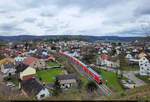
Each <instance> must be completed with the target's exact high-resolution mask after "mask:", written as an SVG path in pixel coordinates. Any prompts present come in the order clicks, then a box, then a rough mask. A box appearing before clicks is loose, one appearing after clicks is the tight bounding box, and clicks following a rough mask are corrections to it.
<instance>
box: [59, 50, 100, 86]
mask: <svg viewBox="0 0 150 102" xmlns="http://www.w3.org/2000/svg"><path fill="white" fill-rule="evenodd" d="M60 54H61V55H63V56H65V57H66V58H68V59H70V60H72V61H73V62H74V63H76V64H77V65H79V66H80V67H81V68H83V70H84V71H85V72H86V73H87V74H89V76H90V77H92V78H93V79H94V80H95V81H96V82H97V83H98V84H102V83H103V79H102V77H101V75H99V74H98V73H97V72H95V71H94V70H93V69H91V68H89V67H87V66H86V65H85V64H84V63H82V62H81V61H79V60H78V59H77V58H75V57H72V56H71V55H70V54H67V53H65V52H60Z"/></svg>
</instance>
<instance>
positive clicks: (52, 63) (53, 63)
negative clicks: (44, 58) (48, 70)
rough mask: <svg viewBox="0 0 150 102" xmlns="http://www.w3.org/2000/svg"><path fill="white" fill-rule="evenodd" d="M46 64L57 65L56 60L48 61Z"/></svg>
mask: <svg viewBox="0 0 150 102" xmlns="http://www.w3.org/2000/svg"><path fill="white" fill-rule="evenodd" d="M46 65H47V66H58V64H57V63H56V62H52V61H48V62H46Z"/></svg>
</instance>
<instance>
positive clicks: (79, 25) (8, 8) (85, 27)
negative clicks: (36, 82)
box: [0, 0, 150, 36]
mask: <svg viewBox="0 0 150 102" xmlns="http://www.w3.org/2000/svg"><path fill="white" fill-rule="evenodd" d="M149 25H150V0H0V35H9V36H11V35H95V36H144V32H143V30H142V28H143V27H144V28H145V29H148V28H149Z"/></svg>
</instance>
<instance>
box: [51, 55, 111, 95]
mask: <svg viewBox="0 0 150 102" xmlns="http://www.w3.org/2000/svg"><path fill="white" fill-rule="evenodd" d="M53 54H54V55H56V56H62V55H60V54H57V53H53ZM64 58H65V57H64ZM65 59H66V60H67V62H68V63H69V64H71V65H72V66H73V67H74V68H75V70H76V71H77V72H78V73H79V74H80V75H84V76H85V77H86V78H87V79H88V80H94V79H93V78H91V77H90V76H89V75H88V74H87V73H86V72H85V71H84V70H82V68H80V66H79V65H77V64H76V63H74V62H73V61H71V60H69V59H67V58H65ZM94 82H95V83H96V85H97V86H98V89H97V91H96V92H95V93H97V94H99V95H100V96H110V95H112V94H113V92H112V91H111V90H110V89H109V88H108V87H107V86H106V85H105V84H101V85H99V84H98V83H97V82H96V81H95V80H94Z"/></svg>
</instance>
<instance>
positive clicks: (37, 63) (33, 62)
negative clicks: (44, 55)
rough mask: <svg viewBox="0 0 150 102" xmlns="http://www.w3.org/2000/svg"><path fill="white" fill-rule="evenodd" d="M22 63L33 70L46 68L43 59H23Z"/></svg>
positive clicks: (30, 57)
mask: <svg viewBox="0 0 150 102" xmlns="http://www.w3.org/2000/svg"><path fill="white" fill-rule="evenodd" d="M23 63H24V64H26V65H29V66H31V67H33V68H35V69H44V68H45V67H46V63H45V61H44V60H43V59H37V58H35V57H32V56H29V57H27V58H25V59H24V61H23Z"/></svg>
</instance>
